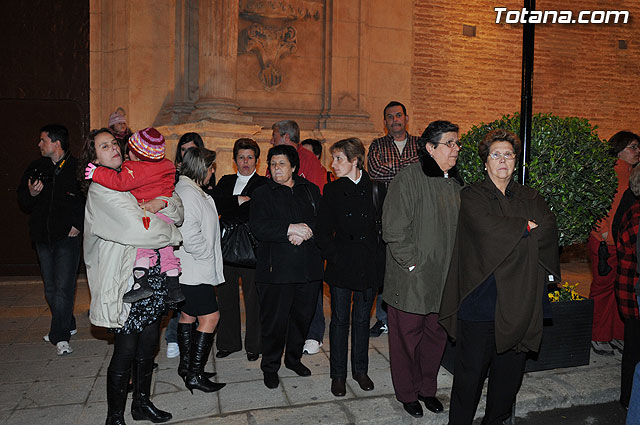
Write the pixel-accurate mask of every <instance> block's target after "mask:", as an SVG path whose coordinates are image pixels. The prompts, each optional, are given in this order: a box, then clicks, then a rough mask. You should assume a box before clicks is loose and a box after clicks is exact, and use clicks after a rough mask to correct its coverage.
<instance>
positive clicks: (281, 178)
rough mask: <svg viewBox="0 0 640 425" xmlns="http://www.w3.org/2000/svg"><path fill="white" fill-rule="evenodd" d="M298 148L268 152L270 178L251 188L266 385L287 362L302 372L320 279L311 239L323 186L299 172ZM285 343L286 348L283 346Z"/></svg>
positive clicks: (319, 260)
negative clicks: (252, 190)
mask: <svg viewBox="0 0 640 425" xmlns="http://www.w3.org/2000/svg"><path fill="white" fill-rule="evenodd" d="M299 161H300V160H299V157H298V153H297V152H296V150H295V148H293V147H292V146H288V145H279V146H275V147H273V148H271V149H270V150H269V153H268V155H267V162H268V164H269V170H270V171H271V176H272V180H269V181H268V182H267V184H265V185H263V186H261V187H259V188H258V189H256V190H255V191H254V192H253V198H252V201H251V202H252V204H253V205H251V211H250V214H249V217H250V218H249V223H250V225H251V231H252V232H253V234H254V236H255V237H256V239H257V240H258V253H257V267H256V287H257V289H258V299H259V300H260V326H261V328H262V362H261V364H260V368H261V369H262V372H263V374H264V384H265V386H266V387H267V388H276V387H277V386H278V385H279V383H280V381H279V380H278V370H279V369H280V361H281V358H282V353H283V351H285V356H284V365H285V367H286V368H287V369H291V370H293V371H294V372H295V373H296V374H298V375H299V376H310V375H311V371H310V370H309V369H308V368H307V367H306V366H305V365H303V364H302V362H300V358H301V357H302V347H303V345H304V341H305V337H306V335H307V331H308V330H309V323H310V322H311V318H312V316H313V313H314V311H315V305H316V301H317V299H318V292H319V291H320V285H321V282H322V274H323V270H322V258H321V256H320V250H319V249H318V247H317V246H316V243H315V240H314V239H312V238H313V235H314V231H315V227H316V214H317V209H318V206H319V203H320V190H319V189H318V187H317V186H316V185H314V184H313V183H311V182H309V181H308V180H306V179H305V178H303V177H300V176H298V175H296V173H295V172H296V170H297V168H298V166H299ZM285 346H286V349H285Z"/></svg>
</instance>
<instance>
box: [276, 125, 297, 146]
mask: <svg viewBox="0 0 640 425" xmlns="http://www.w3.org/2000/svg"><path fill="white" fill-rule="evenodd" d="M271 129H272V130H273V131H277V132H278V134H279V135H280V136H284V135H285V134H288V135H289V140H291V141H292V142H293V143H300V126H298V123H297V122H295V121H292V120H284V121H278V122H277V123H275V124H273V125H272V126H271Z"/></svg>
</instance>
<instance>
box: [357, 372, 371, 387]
mask: <svg viewBox="0 0 640 425" xmlns="http://www.w3.org/2000/svg"><path fill="white" fill-rule="evenodd" d="M353 379H355V380H356V382H357V383H358V385H360V388H362V390H363V391H371V390H373V381H372V380H371V378H369V375H367V374H366V373H362V374H360V373H359V374H355V375H353Z"/></svg>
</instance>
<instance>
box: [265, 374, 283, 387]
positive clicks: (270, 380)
mask: <svg viewBox="0 0 640 425" xmlns="http://www.w3.org/2000/svg"><path fill="white" fill-rule="evenodd" d="M264 385H265V386H266V387H267V388H269V389H270V390H273V389H274V388H278V385H280V379H278V374H277V373H276V372H264Z"/></svg>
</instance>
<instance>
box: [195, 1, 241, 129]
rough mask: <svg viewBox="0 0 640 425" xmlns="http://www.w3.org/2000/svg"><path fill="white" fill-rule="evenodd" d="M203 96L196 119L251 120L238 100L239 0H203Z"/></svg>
mask: <svg viewBox="0 0 640 425" xmlns="http://www.w3.org/2000/svg"><path fill="white" fill-rule="evenodd" d="M198 12H199V13H198V14H199V22H198V34H199V37H198V39H199V40H198V44H199V55H198V59H199V66H198V69H199V79H198V81H199V86H200V92H199V100H198V102H197V103H196V105H195V110H194V111H193V112H192V114H191V119H192V120H210V121H223V122H236V123H240V122H250V121H251V117H248V116H244V115H243V114H242V113H241V112H240V111H239V110H238V105H237V103H236V63H237V53H238V0H200V7H199V11H198Z"/></svg>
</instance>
